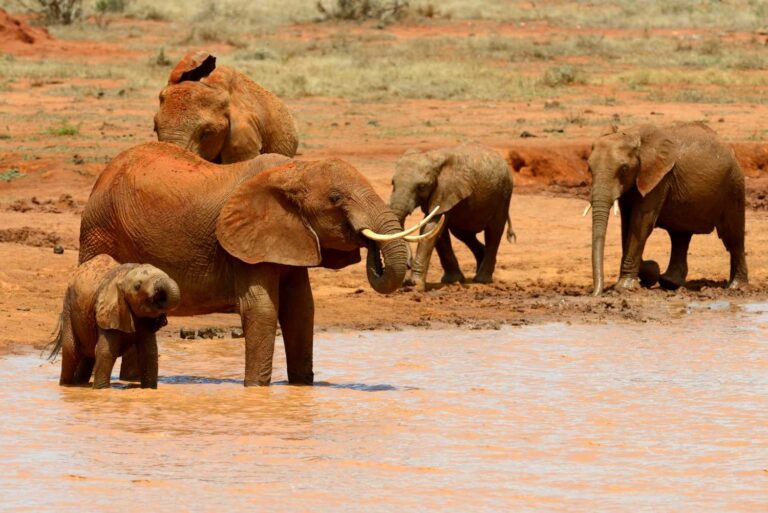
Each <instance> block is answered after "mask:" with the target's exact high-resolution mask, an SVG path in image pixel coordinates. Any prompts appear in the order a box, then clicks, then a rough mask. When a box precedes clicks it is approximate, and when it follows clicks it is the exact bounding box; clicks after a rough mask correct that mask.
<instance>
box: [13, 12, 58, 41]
mask: <svg viewBox="0 0 768 513" xmlns="http://www.w3.org/2000/svg"><path fill="white" fill-rule="evenodd" d="M52 39H53V37H51V35H50V34H49V33H48V30H46V29H44V28H41V27H33V26H31V25H29V24H28V23H26V22H24V21H21V20H19V19H17V18H14V17H13V16H11V15H10V14H8V12H7V11H6V10H4V9H0V44H2V45H3V47H4V48H5V47H6V46H7V45H9V44H13V43H21V44H27V45H32V44H36V43H39V42H41V41H50V40H52Z"/></svg>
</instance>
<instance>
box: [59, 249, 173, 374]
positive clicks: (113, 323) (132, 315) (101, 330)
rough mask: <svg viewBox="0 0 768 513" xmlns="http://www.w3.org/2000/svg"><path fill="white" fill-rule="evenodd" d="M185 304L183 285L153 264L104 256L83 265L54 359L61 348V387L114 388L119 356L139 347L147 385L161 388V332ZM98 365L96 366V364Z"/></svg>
mask: <svg viewBox="0 0 768 513" xmlns="http://www.w3.org/2000/svg"><path fill="white" fill-rule="evenodd" d="M178 304H179V287H178V286H177V285H176V282H175V281H173V280H172V279H170V278H169V277H168V275H167V274H165V273H164V272H163V271H161V270H160V269H158V268H156V267H153V266H151V265H139V264H123V265H120V264H119V263H118V262H117V261H116V260H114V259H113V258H112V257H110V256H107V255H99V256H97V257H96V258H94V259H92V260H89V261H88V262H86V263H84V264H81V265H80V266H79V267H78V268H77V271H75V275H74V276H73V278H72V280H71V281H70V283H69V287H68V288H67V292H66V295H65V296H64V308H63V309H62V312H61V318H60V320H59V328H58V333H57V335H56V339H55V340H54V341H53V344H54V347H53V350H52V351H51V355H50V358H55V357H56V355H57V354H58V353H59V351H61V353H62V359H61V378H60V380H59V384H60V385H84V384H87V383H88V381H89V380H90V379H91V373H92V372H93V373H94V380H93V388H108V387H109V380H110V376H111V374H112V367H113V366H114V365H115V360H116V359H117V357H118V356H121V355H122V354H123V352H124V351H126V350H127V349H129V348H132V347H135V348H136V351H137V354H138V360H139V369H140V379H141V387H142V388H157V341H156V339H155V332H156V331H157V330H158V329H159V328H160V327H162V326H164V325H165V324H166V320H165V314H166V313H167V312H168V311H170V310H173V309H174V308H175V307H176V306H177V305H178ZM94 366H95V368H94Z"/></svg>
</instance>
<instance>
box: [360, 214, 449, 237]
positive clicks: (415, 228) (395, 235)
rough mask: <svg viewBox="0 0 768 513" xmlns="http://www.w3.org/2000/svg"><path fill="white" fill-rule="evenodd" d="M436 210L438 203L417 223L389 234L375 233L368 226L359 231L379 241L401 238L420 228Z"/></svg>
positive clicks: (433, 215)
mask: <svg viewBox="0 0 768 513" xmlns="http://www.w3.org/2000/svg"><path fill="white" fill-rule="evenodd" d="M438 210H440V205H437V206H436V207H435V208H433V209H432V212H430V213H429V214H427V216H426V217H425V218H424V219H422V220H421V221H419V224H417V225H415V226H411V227H410V228H408V229H406V230H403V231H401V232H397V233H390V234H387V235H384V234H381V233H376V232H374V231H373V230H371V229H369V228H364V229H363V230H362V231H361V232H360V233H362V234H363V235H365V236H366V237H368V238H369V239H371V240H375V241H381V242H385V241H388V240H395V239H402V238H403V237H405V236H406V235H410V234H411V233H413V232H415V231H417V230H421V227H422V226H424V225H425V224H427V223H428V222H429V220H430V219H432V218H433V217H435V214H437V211H438Z"/></svg>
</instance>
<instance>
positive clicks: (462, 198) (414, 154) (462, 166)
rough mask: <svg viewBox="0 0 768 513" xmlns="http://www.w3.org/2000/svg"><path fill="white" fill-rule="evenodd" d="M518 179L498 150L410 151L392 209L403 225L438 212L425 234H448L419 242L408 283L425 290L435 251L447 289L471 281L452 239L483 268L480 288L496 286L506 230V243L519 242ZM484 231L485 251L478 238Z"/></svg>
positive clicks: (395, 184) (398, 169)
mask: <svg viewBox="0 0 768 513" xmlns="http://www.w3.org/2000/svg"><path fill="white" fill-rule="evenodd" d="M511 198H512V178H511V176H510V173H509V168H508V166H507V162H506V161H505V160H504V158H503V157H502V156H501V155H499V154H498V153H497V152H496V151H495V150H493V149H492V148H488V147H486V146H482V145H479V144H463V145H460V146H456V147H452V148H443V149H437V150H432V151H428V152H425V153H420V152H418V151H412V150H409V151H408V152H406V153H405V155H404V156H403V157H401V158H400V159H399V160H398V161H397V163H396V165H395V174H394V176H393V178H392V195H391V197H390V200H389V205H390V207H392V210H393V211H394V212H395V214H397V218H398V220H399V221H400V222H401V223H402V222H403V221H404V220H405V218H406V217H407V216H408V215H409V214H410V213H411V212H412V211H413V210H414V209H415V208H416V207H421V209H422V210H423V211H424V212H428V211H430V210H432V209H435V208H438V207H439V209H438V210H437V214H438V215H440V214H442V216H440V217H435V218H434V219H433V220H432V221H431V222H430V223H428V225H427V226H425V228H424V229H425V230H432V229H434V228H436V226H435V225H436V224H437V223H438V222H441V217H444V218H445V220H444V221H443V222H444V224H445V228H441V232H440V233H439V235H437V237H435V238H432V239H425V240H421V241H419V245H418V248H417V250H416V258H415V259H414V260H413V264H412V267H413V268H412V274H411V277H410V278H409V279H408V280H407V281H406V282H405V283H406V284H407V285H415V286H416V288H417V290H421V291H423V290H425V288H426V278H427V270H428V269H429V260H430V257H431V254H432V249H433V248H435V247H437V254H438V256H439V257H440V263H441V264H442V267H443V271H444V274H443V277H442V282H443V283H455V282H463V281H465V278H464V275H463V274H462V272H461V269H460V268H459V264H458V261H457V260H456V256H455V254H454V253H453V248H452V247H451V238H450V235H449V233H450V234H452V235H454V236H455V237H456V238H457V239H459V240H460V241H462V242H463V243H464V244H466V245H467V246H468V247H469V249H470V250H471V251H472V254H473V255H474V257H475V261H476V264H477V271H476V274H475V279H474V281H475V282H478V283H490V282H492V281H493V271H494V269H495V267H496V254H497V252H498V249H499V243H500V241H501V237H502V235H503V234H504V225H505V223H506V224H507V225H508V229H507V233H506V238H507V240H508V241H510V242H511V241H512V240H514V239H516V235H515V232H514V230H513V229H512V222H511V220H510V217H509V203H510V200H511ZM481 231H484V233H485V245H483V244H482V243H481V242H480V241H478V240H477V237H476V234H477V233H478V232H481Z"/></svg>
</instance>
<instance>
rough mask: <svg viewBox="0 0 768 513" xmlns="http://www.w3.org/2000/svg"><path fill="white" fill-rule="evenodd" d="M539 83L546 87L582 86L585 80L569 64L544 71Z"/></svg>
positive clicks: (579, 72)
mask: <svg viewBox="0 0 768 513" xmlns="http://www.w3.org/2000/svg"><path fill="white" fill-rule="evenodd" d="M541 83H542V84H544V85H545V86H547V87H563V86H569V85H573V84H584V83H586V79H585V78H584V75H583V73H581V71H580V70H579V69H578V68H576V67H574V66H571V65H570V64H561V65H559V66H555V67H554V68H549V69H548V70H547V71H545V72H544V75H543V76H542V77H541Z"/></svg>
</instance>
